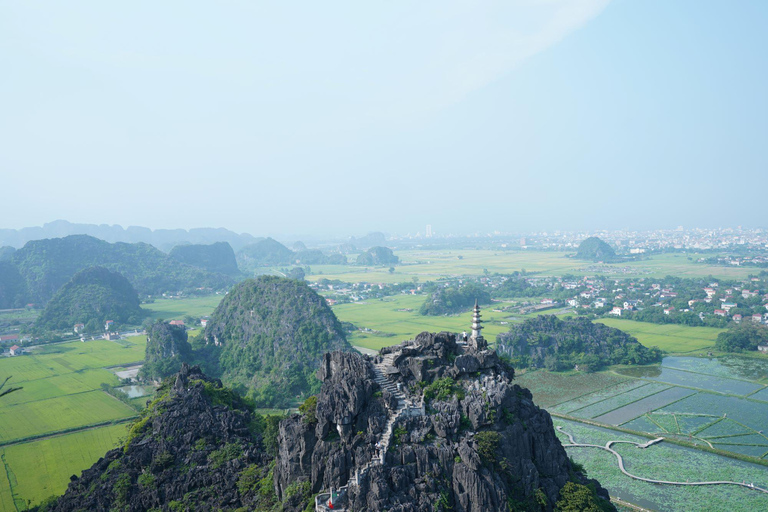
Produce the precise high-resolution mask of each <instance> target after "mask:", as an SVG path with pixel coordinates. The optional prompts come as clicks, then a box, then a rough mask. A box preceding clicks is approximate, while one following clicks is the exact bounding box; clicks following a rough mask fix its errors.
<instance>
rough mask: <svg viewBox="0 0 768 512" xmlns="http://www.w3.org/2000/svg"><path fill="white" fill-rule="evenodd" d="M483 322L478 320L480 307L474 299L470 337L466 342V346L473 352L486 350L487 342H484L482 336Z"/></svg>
mask: <svg viewBox="0 0 768 512" xmlns="http://www.w3.org/2000/svg"><path fill="white" fill-rule="evenodd" d="M482 330H483V321H482V320H480V306H479V305H478V303H477V299H475V307H474V309H473V310H472V335H471V336H470V337H469V340H467V344H468V345H469V346H470V347H472V348H474V349H475V350H486V349H487V348H488V342H486V341H485V338H483V334H482Z"/></svg>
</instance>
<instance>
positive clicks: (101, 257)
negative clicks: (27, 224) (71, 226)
mask: <svg viewBox="0 0 768 512" xmlns="http://www.w3.org/2000/svg"><path fill="white" fill-rule="evenodd" d="M11 261H13V263H14V265H15V266H16V268H17V269H18V271H19V273H20V274H21V276H22V277H23V278H24V280H25V283H26V287H27V292H28V296H27V302H36V303H45V302H48V300H50V298H51V297H52V296H53V295H54V294H55V293H56V292H57V291H58V290H59V289H60V288H61V287H62V286H63V285H64V283H66V282H67V281H69V280H70V279H71V278H72V276H74V275H75V274H76V273H77V272H79V271H81V270H83V269H86V268H88V267H94V266H102V267H105V268H108V269H109V270H112V271H117V272H120V273H121V274H123V275H124V276H125V277H126V278H127V279H128V281H130V282H131V284H132V285H133V286H134V287H135V288H136V290H137V291H138V292H139V293H141V294H142V295H145V294H146V295H156V294H159V293H163V292H167V291H174V292H175V291H179V290H186V289H194V288H200V287H208V288H213V289H222V288H226V287H228V286H229V285H231V284H232V283H233V281H234V280H233V279H232V278H231V277H230V276H226V275H223V274H217V273H213V272H208V271H206V270H202V269H200V268H196V267H193V266H191V265H187V264H184V263H181V262H179V261H176V260H175V259H173V258H171V257H169V256H168V255H167V254H165V253H163V252H161V251H160V250H158V249H156V248H155V247H153V246H151V245H149V244H145V243H135V244H127V243H122V242H119V243H114V244H110V243H109V242H105V241H103V240H99V239H97V238H93V237H91V236H87V235H72V236H67V237H65V238H52V239H47V240H35V241H32V242H28V243H27V244H26V245H25V246H24V247H22V248H21V249H19V250H17V251H16V252H14V253H13V255H12V258H11Z"/></svg>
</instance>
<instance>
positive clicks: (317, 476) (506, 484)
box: [275, 333, 614, 512]
mask: <svg viewBox="0 0 768 512" xmlns="http://www.w3.org/2000/svg"><path fill="white" fill-rule="evenodd" d="M513 375H514V370H513V369H512V368H511V367H509V366H507V365H506V364H505V363H503V362H502V361H500V360H499V358H498V357H497V356H496V354H495V353H494V352H492V351H487V350H481V351H477V350H475V349H472V348H470V347H469V346H466V345H464V346H462V345H460V344H457V342H456V338H455V336H454V335H453V334H449V333H439V334H430V333H422V334H420V335H419V336H417V337H416V339H415V340H412V341H409V342H405V343H403V344H401V345H399V346H394V347H388V348H385V349H382V351H381V355H380V356H377V357H375V358H368V357H367V356H361V355H359V354H356V353H341V352H335V353H332V354H327V355H326V356H325V357H324V358H323V362H322V364H321V367H320V370H319V372H318V376H319V377H320V379H321V380H322V381H323V385H322V388H321V390H320V393H319V394H318V395H317V400H316V403H315V405H314V406H313V407H309V406H307V407H305V409H304V411H303V415H293V416H291V417H289V418H287V419H286V420H284V421H283V422H281V424H280V433H279V435H278V447H279V451H278V458H277V465H276V466H275V485H276V492H277V496H278V498H279V499H281V500H283V506H284V510H286V511H291V512H299V511H301V510H304V506H305V505H306V502H303V501H298V500H297V501H290V499H286V498H289V497H290V495H291V490H292V486H294V485H295V483H296V482H302V481H305V482H308V486H309V492H308V494H312V493H318V492H320V493H321V494H320V496H318V499H319V500H322V501H326V500H328V499H330V496H329V494H327V491H328V490H329V489H331V488H333V489H336V490H338V491H339V493H340V496H339V499H338V500H337V501H336V503H335V507H334V508H335V509H338V510H347V511H351V510H371V511H373V510H377V511H380V510H381V511H383V510H398V511H402V512H435V511H437V512H447V511H454V512H487V511H508V510H512V511H516V510H537V511H538V510H542V511H551V510H553V509H554V508H555V507H556V506H557V507H559V508H558V509H560V510H576V508H570V509H569V508H567V506H568V505H569V504H570V500H571V496H570V492H571V490H572V489H578V490H579V491H580V492H583V493H586V495H588V496H589V498H588V500H587V501H589V502H590V505H591V506H593V507H594V508H590V509H589V510H595V511H600V510H614V508H613V506H612V505H611V504H610V503H609V501H608V500H607V498H608V495H607V492H606V491H605V490H603V489H602V488H600V485H599V483H597V482H595V481H588V480H587V479H586V478H585V477H584V476H583V475H581V474H579V473H578V472H576V471H575V468H574V467H573V466H572V465H571V463H570V460H569V458H568V456H567V455H566V453H565V450H564V448H563V447H562V445H561V444H560V441H559V440H558V439H557V437H556V435H555V431H554V428H553V425H552V420H551V418H550V416H549V414H548V413H547V412H546V411H544V410H542V409H540V408H539V407H537V406H536V405H535V404H534V403H533V401H532V399H531V393H530V392H529V391H528V390H527V389H524V388H521V387H520V386H517V385H515V384H514V383H513V382H512V379H513ZM307 405H308V404H307ZM377 446H378V449H377ZM595 491H596V492H595ZM580 510H583V509H580Z"/></svg>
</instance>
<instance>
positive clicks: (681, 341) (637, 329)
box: [595, 318, 723, 353]
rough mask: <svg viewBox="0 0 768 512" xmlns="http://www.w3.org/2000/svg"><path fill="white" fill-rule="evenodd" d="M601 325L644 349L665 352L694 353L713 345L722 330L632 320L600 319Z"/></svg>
mask: <svg viewBox="0 0 768 512" xmlns="http://www.w3.org/2000/svg"><path fill="white" fill-rule="evenodd" d="M595 322H599V323H601V324H604V325H607V326H609V327H614V328H616V329H621V330H622V331H624V332H626V333H628V334H631V335H632V336H634V337H636V338H637V340H638V341H639V342H640V343H642V344H643V345H644V346H646V347H649V348H650V347H653V346H656V347H659V348H660V349H662V350H664V351H666V352H678V353H684V352H694V351H697V350H702V349H705V348H711V347H714V345H715V340H716V339H717V335H718V334H719V333H721V332H723V330H722V329H714V328H712V327H689V326H687V325H671V324H667V325H656V324H650V323H646V322H637V321H634V320H623V319H618V318H601V319H599V320H596V321H595Z"/></svg>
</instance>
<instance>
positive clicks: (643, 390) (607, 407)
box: [570, 382, 670, 418]
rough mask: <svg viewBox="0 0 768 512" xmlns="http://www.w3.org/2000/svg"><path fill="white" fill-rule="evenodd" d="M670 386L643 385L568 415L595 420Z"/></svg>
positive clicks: (653, 383) (652, 383) (657, 384)
mask: <svg viewBox="0 0 768 512" xmlns="http://www.w3.org/2000/svg"><path fill="white" fill-rule="evenodd" d="M669 388H670V386H667V385H665V384H659V383H656V382H650V383H644V385H642V386H639V387H636V388H634V389H630V390H628V391H625V392H624V393H619V394H616V395H613V396H612V397H610V398H606V399H605V400H601V401H600V402H597V403H595V404H592V405H588V406H586V407H582V408H581V409H576V410H574V411H571V412H570V414H571V415H573V416H578V417H579V418H597V417H598V416H602V415H604V414H606V413H609V412H611V411H614V410H616V409H619V408H623V407H625V406H627V405H629V404H631V403H634V402H638V401H640V400H642V399H643V398H646V397H649V396H652V395H655V394H657V393H660V392H662V391H665V390H667V389H669Z"/></svg>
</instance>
